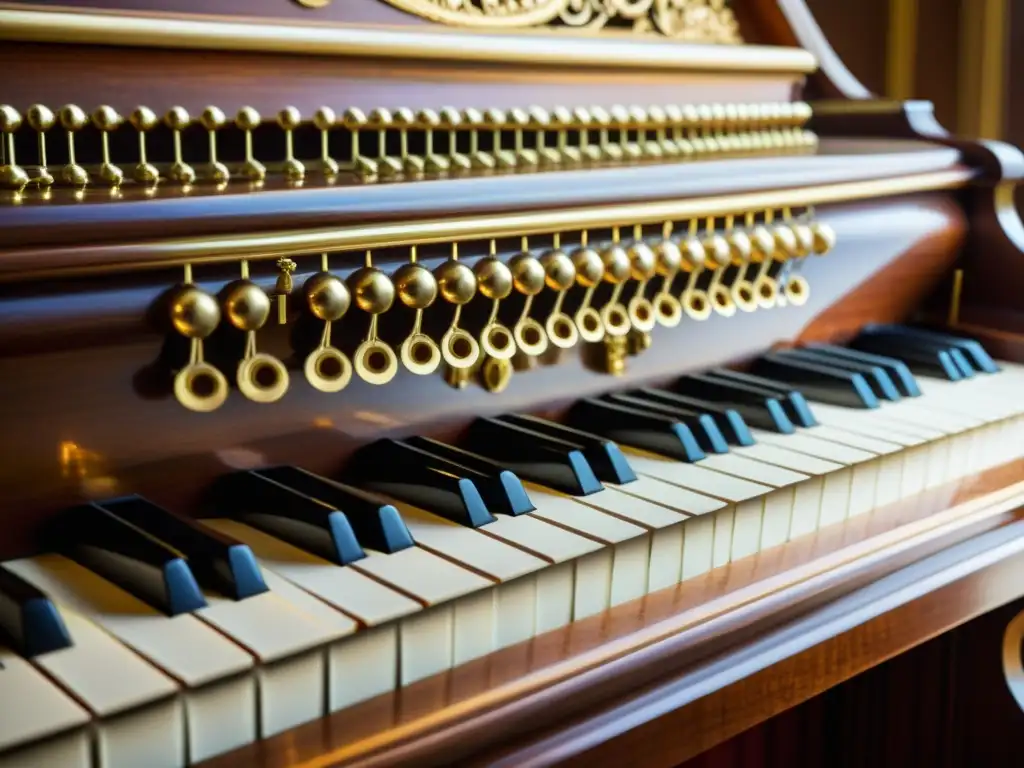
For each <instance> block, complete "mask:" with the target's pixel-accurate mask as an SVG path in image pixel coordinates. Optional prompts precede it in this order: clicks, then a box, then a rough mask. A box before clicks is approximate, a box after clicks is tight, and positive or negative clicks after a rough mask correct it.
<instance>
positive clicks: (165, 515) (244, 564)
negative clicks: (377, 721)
mask: <svg viewBox="0 0 1024 768" xmlns="http://www.w3.org/2000/svg"><path fill="white" fill-rule="evenodd" d="M98 505H99V506H101V507H103V509H105V510H106V511H107V512H110V513H111V514H112V515H115V516H116V517H119V518H120V519H122V520H124V521H125V522H126V523H129V524H130V525H134V526H135V527H136V528H139V529H141V530H143V531H145V532H146V533H148V534H149V535H150V536H152V537H154V538H156V539H159V540H160V541H162V542H164V543H165V544H169V545H170V546H172V547H174V549H176V550H178V552H180V553H181V554H182V555H184V556H185V557H186V558H187V559H188V567H189V569H190V570H191V571H192V574H193V575H194V576H195V577H196V581H198V582H199V583H200V584H201V585H202V586H204V587H207V588H208V589H212V590H214V591H216V592H220V593H221V594H223V595H226V596H227V597H231V598H233V599H235V600H244V599H245V598H247V597H252V596H253V595H259V594H261V593H263V592H266V591H267V585H266V584H265V583H264V582H263V574H262V573H261V572H260V566H259V564H258V563H257V562H256V558H255V557H254V556H253V554H252V550H250V549H249V547H248V546H246V545H245V544H242V543H240V542H238V541H235V540H234V539H232V538H230V537H228V536H224V535H222V534H220V533H217V531H211V530H210V529H209V528H204V527H202V526H200V525H198V524H197V523H195V522H194V521H192V520H187V519H185V518H183V517H178V516H177V515H175V514H173V513H172V512H168V511H167V510H166V509H163V508H162V507H159V506H157V505H156V504H153V503H152V502H150V501H146V499H144V498H142V497H141V496H128V497H125V498H121V499H112V500H109V501H102V502H98Z"/></svg>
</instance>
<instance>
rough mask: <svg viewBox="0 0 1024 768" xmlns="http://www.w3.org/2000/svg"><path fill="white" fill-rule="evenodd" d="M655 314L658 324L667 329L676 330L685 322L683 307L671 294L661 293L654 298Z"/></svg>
mask: <svg viewBox="0 0 1024 768" xmlns="http://www.w3.org/2000/svg"><path fill="white" fill-rule="evenodd" d="M654 313H655V315H656V316H657V320H658V323H660V324H661V325H662V326H664V327H665V328H675V327H676V326H677V325H679V323H681V322H682V320H683V307H682V305H681V304H680V303H679V299H677V298H676V297H675V296H673V295H672V294H671V293H659V294H658V295H657V296H655V297H654Z"/></svg>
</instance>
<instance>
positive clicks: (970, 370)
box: [949, 347, 978, 379]
mask: <svg viewBox="0 0 1024 768" xmlns="http://www.w3.org/2000/svg"><path fill="white" fill-rule="evenodd" d="M949 356H950V357H951V358H952V359H953V364H954V365H955V366H956V367H957V368H959V369H960V373H962V374H963V375H964V378H965V379H973V378H974V376H975V374H977V373H978V372H977V371H976V370H974V366H973V365H971V361H970V360H968V359H967V355H965V354H964V353H963V351H962V350H959V349H957V348H956V347H951V348H950V350H949Z"/></svg>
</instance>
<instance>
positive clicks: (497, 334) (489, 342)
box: [473, 240, 516, 360]
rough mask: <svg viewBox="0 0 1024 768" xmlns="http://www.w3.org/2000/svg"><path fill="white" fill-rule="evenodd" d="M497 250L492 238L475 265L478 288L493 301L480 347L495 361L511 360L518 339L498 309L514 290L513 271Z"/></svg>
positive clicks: (482, 332)
mask: <svg viewBox="0 0 1024 768" xmlns="http://www.w3.org/2000/svg"><path fill="white" fill-rule="evenodd" d="M495 251H496V244H495V242H494V240H491V245H490V253H489V254H488V255H487V256H485V257H484V258H482V259H480V261H478V262H477V263H476V265H475V266H474V267H473V272H474V273H475V274H476V283H477V290H479V291H480V294H481V295H482V296H483V297H484V298H487V299H490V300H491V302H492V303H491V313H490V316H489V317H488V319H487V322H486V323H485V324H484V327H483V330H482V331H481V332H480V348H481V349H482V350H483V352H484V354H485V355H486V356H487V357H489V358H492V359H494V360H511V359H512V357H513V356H514V355H515V353H516V344H515V339H514V338H513V336H512V332H511V331H510V330H509V329H508V328H506V327H505V326H504V325H502V323H501V322H500V321H499V320H498V308H499V306H500V305H501V301H502V299H506V298H508V296H509V295H510V294H511V293H512V288H513V281H512V270H511V269H509V268H508V266H507V265H506V264H505V262H503V261H501V260H500V259H499V258H498V257H497V255H496V253H495Z"/></svg>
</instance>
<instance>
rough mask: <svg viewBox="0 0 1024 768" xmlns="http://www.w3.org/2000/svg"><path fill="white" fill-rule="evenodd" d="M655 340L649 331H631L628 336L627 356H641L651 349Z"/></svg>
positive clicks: (634, 329)
mask: <svg viewBox="0 0 1024 768" xmlns="http://www.w3.org/2000/svg"><path fill="white" fill-rule="evenodd" d="M653 343H654V340H653V339H652V338H651V334H650V333H648V332H647V331H640V330H637V329H636V328H633V329H632V330H630V332H629V333H628V334H627V335H626V354H627V355H631V356H634V357H635V356H636V355H639V354H640V353H641V352H646V351H647V350H648V349H650V348H651V344H653Z"/></svg>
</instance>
